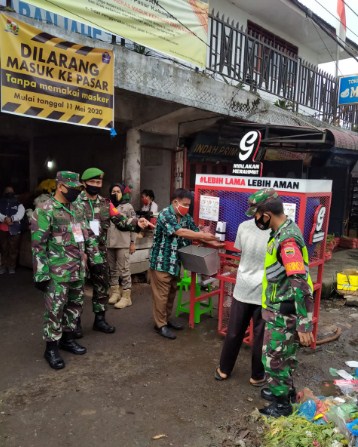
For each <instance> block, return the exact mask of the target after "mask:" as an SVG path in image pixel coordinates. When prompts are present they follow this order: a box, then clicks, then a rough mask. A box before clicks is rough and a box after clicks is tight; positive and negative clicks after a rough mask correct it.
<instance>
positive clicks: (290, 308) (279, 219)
mask: <svg viewBox="0 0 358 447" xmlns="http://www.w3.org/2000/svg"><path fill="white" fill-rule="evenodd" d="M248 202H249V209H248V211H247V213H246V214H247V215H248V216H250V217H252V216H254V217H255V223H256V225H257V227H258V228H260V229H261V230H267V229H269V228H270V229H271V235H270V239H269V242H268V245H267V252H266V259H265V270H264V278H263V283H262V285H263V295H262V316H263V318H264V320H265V321H266V327H265V335H264V346H263V364H264V366H265V371H266V375H267V379H268V380H267V381H268V385H269V387H268V388H264V389H262V391H261V396H262V397H263V398H264V399H266V400H269V401H271V402H272V404H271V405H270V406H268V407H266V408H263V409H261V410H260V412H261V413H262V414H264V415H266V416H274V417H279V416H288V415H289V414H291V413H292V406H291V401H294V399H295V395H296V393H295V389H294V386H293V380H292V373H293V371H294V369H295V368H296V365H297V360H296V351H297V348H298V344H299V342H300V343H301V344H302V345H304V346H309V345H310V344H311V343H312V342H313V335H312V316H313V296H312V293H313V284H312V280H311V277H310V275H309V269H308V264H309V259H308V252H307V248H306V246H305V243H304V240H303V237H302V234H301V231H300V229H299V228H298V227H297V225H296V224H295V223H294V222H293V221H292V220H291V219H288V218H287V217H286V216H285V214H284V210H283V204H282V200H281V199H280V198H279V197H278V194H277V192H276V191H275V190H274V189H271V188H268V189H262V190H260V191H257V192H255V193H254V194H252V195H251V196H250V197H249V199H248ZM297 335H298V337H297Z"/></svg>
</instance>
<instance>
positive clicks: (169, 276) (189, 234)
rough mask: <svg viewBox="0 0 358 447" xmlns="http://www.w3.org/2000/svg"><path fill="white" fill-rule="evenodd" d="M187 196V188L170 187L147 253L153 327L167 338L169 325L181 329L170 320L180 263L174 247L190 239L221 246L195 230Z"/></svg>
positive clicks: (213, 237)
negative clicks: (170, 200) (172, 189)
mask: <svg viewBox="0 0 358 447" xmlns="http://www.w3.org/2000/svg"><path fill="white" fill-rule="evenodd" d="M191 198H192V196H191V193H190V191H187V190H185V189H181V188H180V189H177V190H175V191H174V194H173V196H172V203H171V205H170V206H168V207H167V208H164V209H163V210H162V211H161V212H160V213H159V216H158V220H157V226H156V228H155V231H154V241H153V247H152V250H151V254H150V270H149V272H150V285H151V288H152V297H153V316H154V323H155V326H154V329H155V330H156V331H157V332H158V334H159V335H161V336H162V337H165V338H168V339H171V340H174V339H175V338H176V335H175V334H174V333H173V332H172V330H171V329H176V330H180V329H182V326H181V325H179V324H177V323H174V322H173V321H171V320H170V315H171V312H172V309H173V303H174V299H175V294H176V291H177V282H178V281H179V274H180V266H181V265H180V261H179V255H178V250H179V249H180V248H182V247H186V246H187V245H190V244H191V241H192V240H198V241H200V242H205V243H208V244H210V245H213V246H215V247H217V248H219V247H221V246H223V244H220V243H218V241H217V240H216V238H215V236H214V235H212V234H210V233H204V232H202V231H199V228H198V227H197V226H196V225H195V223H194V221H193V218H192V217H191V216H190V215H189V214H188V212H189V207H190V203H191Z"/></svg>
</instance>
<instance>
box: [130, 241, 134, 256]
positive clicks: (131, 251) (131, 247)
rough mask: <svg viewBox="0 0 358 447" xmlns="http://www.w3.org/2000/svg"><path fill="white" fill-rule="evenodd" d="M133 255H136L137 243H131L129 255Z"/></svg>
mask: <svg viewBox="0 0 358 447" xmlns="http://www.w3.org/2000/svg"><path fill="white" fill-rule="evenodd" d="M133 253H135V243H134V242H131V244H130V246H129V254H130V255H132V254H133Z"/></svg>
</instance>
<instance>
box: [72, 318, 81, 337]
mask: <svg viewBox="0 0 358 447" xmlns="http://www.w3.org/2000/svg"><path fill="white" fill-rule="evenodd" d="M73 337H74V338H77V339H78V338H82V337H83V331H82V323H81V317H78V320H77V325H76V329H75V330H74V331H73Z"/></svg>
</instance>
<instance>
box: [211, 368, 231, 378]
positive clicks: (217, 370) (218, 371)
mask: <svg viewBox="0 0 358 447" xmlns="http://www.w3.org/2000/svg"><path fill="white" fill-rule="evenodd" d="M222 374H224V373H222ZM214 377H215V380H219V381H223V380H227V379H228V378H229V375H228V374H227V375H226V377H223V376H222V375H221V374H220V368H219V367H217V368H216V370H215V375H214Z"/></svg>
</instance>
